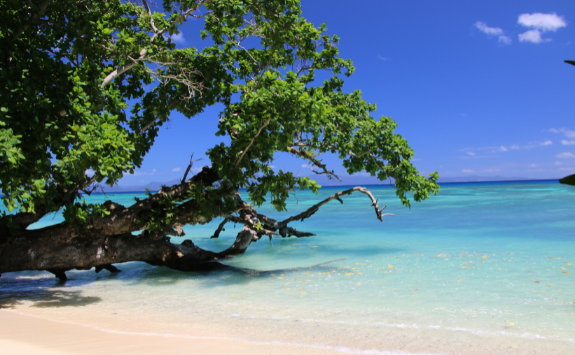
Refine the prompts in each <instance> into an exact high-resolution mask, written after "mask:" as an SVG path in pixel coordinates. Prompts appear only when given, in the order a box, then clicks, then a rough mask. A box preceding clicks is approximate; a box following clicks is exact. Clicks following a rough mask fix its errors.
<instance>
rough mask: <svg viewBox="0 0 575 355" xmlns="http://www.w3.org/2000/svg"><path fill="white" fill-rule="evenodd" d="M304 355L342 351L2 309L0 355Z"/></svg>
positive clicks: (0, 318) (0, 312) (320, 354)
mask: <svg viewBox="0 0 575 355" xmlns="http://www.w3.org/2000/svg"><path fill="white" fill-rule="evenodd" d="M174 353H177V354H201V355H204V354H205V355H220V354H234V355H243V354H245V355H248V354H250V355H263V354H266V355H271V354H282V355H292V354H293V355H296V354H298V355H306V354H310V355H311V354H317V355H324V354H325V355H327V354H342V353H341V352H338V351H336V350H330V349H321V348H312V347H303V346H296V345H288V344H254V343H249V342H244V341H241V340H230V339H202V338H183V337H175V336H169V335H143V334H123V333H118V332H111V331H106V330H100V329H96V328H92V327H88V326H83V325H78V324H72V323H62V322H56V321H51V320H46V319H42V318H37V317H33V316H28V315H23V314H19V313H17V312H14V311H7V310H0V354H2V355H4V354H6V355H8V354H10V355H12V354H18V355H28V354H30V355H31V354H34V355H63V354H78V355H102V354H106V355H120V354H134V355H135V354H139V355H140V354H141V355H145V354H174Z"/></svg>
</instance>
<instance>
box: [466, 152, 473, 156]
mask: <svg viewBox="0 0 575 355" xmlns="http://www.w3.org/2000/svg"><path fill="white" fill-rule="evenodd" d="M467 154H469V155H471V156H474V155H475V153H474V152H467Z"/></svg>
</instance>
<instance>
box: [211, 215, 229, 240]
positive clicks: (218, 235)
mask: <svg viewBox="0 0 575 355" xmlns="http://www.w3.org/2000/svg"><path fill="white" fill-rule="evenodd" d="M229 220H230V219H229V218H224V220H223V221H222V223H220V225H219V226H218V229H216V231H215V232H214V235H212V236H211V237H210V239H214V238H219V237H220V233H221V232H222V231H225V229H224V226H225V225H226V223H228V221H229Z"/></svg>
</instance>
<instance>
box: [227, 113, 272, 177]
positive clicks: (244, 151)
mask: <svg viewBox="0 0 575 355" xmlns="http://www.w3.org/2000/svg"><path fill="white" fill-rule="evenodd" d="M271 119H272V118H271V117H270V118H268V120H267V121H266V122H265V123H264V124H263V125H262V126H261V127H260V128H259V129H258V131H257V132H256V135H255V136H254V138H252V140H251V141H250V144H248V146H247V147H246V149H244V150H243V151H242V154H241V155H240V156H239V158H238V159H237V160H236V162H235V163H234V167H235V168H237V167H238V164H239V163H240V161H241V160H242V158H243V157H244V155H245V154H246V152H247V151H248V149H250V147H251V146H252V144H254V141H255V140H256V138H257V137H258V136H259V135H260V132H261V131H262V129H264V127H265V126H267V125H268V124H269V123H270V121H271Z"/></svg>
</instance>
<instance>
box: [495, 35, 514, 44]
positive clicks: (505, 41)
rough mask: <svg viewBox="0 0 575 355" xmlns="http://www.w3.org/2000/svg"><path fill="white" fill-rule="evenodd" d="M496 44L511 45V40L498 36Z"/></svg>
mask: <svg viewBox="0 0 575 355" xmlns="http://www.w3.org/2000/svg"><path fill="white" fill-rule="evenodd" d="M497 42H499V43H501V44H505V45H510V44H511V43H513V41H512V40H511V38H509V37H507V36H499V39H498V40H497Z"/></svg>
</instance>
